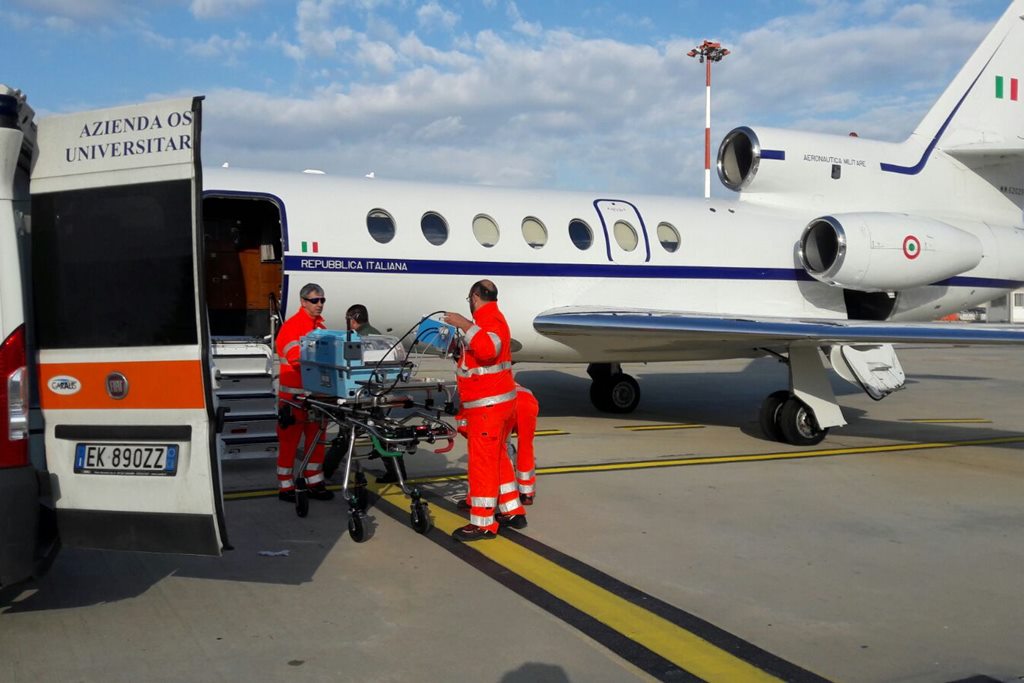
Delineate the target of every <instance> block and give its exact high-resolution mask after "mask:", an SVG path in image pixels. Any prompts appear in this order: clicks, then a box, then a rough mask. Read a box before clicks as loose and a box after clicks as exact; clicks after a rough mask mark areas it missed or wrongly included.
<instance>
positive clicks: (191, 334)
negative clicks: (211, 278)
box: [31, 98, 227, 555]
mask: <svg viewBox="0 0 1024 683" xmlns="http://www.w3.org/2000/svg"><path fill="white" fill-rule="evenodd" d="M201 100H202V98H185V99H178V100H168V101H163V102H152V103H147V104H144V105H138V106H127V107H119V108H115V109H107V110H102V111H93V112H86V113H81V114H71V115H66V116H55V117H50V118H47V119H43V120H42V121H40V122H39V129H38V133H39V135H38V147H39V158H38V160H37V162H36V165H35V167H34V168H33V171H32V180H31V188H32V270H33V276H32V286H31V289H32V300H33V324H34V326H35V331H36V335H35V336H36V339H37V341H38V352H39V364H38V366H39V393H40V406H41V409H42V413H43V420H44V422H45V448H46V465H47V469H48V471H49V476H50V481H51V484H52V489H53V499H54V501H55V505H56V509H57V522H58V530H59V534H60V537H61V541H62V543H63V544H64V545H70V546H80V547H91V548H109V549H120V550H146V551H154V552H180V553H191V554H204V555H219V554H220V552H221V549H222V548H223V547H224V546H226V544H227V537H226V532H225V526H224V510H223V501H222V492H221V480H220V465H219V459H218V457H217V446H216V430H215V425H214V423H215V421H216V416H215V408H214V403H213V392H212V389H213V387H212V377H211V365H210V358H209V348H210V344H209V330H208V326H207V319H206V314H205V310H206V309H205V305H204V304H203V303H201V302H203V301H204V291H203V290H204V278H203V276H202V275H203V274H202V266H203V258H202V249H203V239H202V230H201V229H197V226H199V225H201V220H200V210H201V209H200V203H199V197H200V194H201V190H202V176H201V170H200V160H199V140H200V127H201V126H200V121H201V113H202V110H201Z"/></svg>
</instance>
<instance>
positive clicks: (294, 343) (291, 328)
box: [275, 308, 325, 393]
mask: <svg viewBox="0 0 1024 683" xmlns="http://www.w3.org/2000/svg"><path fill="white" fill-rule="evenodd" d="M322 329H325V328H324V319H323V316H319V315H318V316H317V317H316V318H311V317H309V313H306V311H305V310H304V309H302V308H300V309H299V310H298V312H297V313H296V314H295V315H293V316H292V317H290V318H288V320H286V321H285V322H284V324H283V325H281V329H280V330H279V331H278V333H277V343H276V344H275V346H276V348H277V358H278V360H279V361H281V374H280V376H279V381H280V383H281V388H280V392H283V393H296V392H299V391H302V367H301V366H300V365H299V339H301V338H302V337H304V336H306V335H307V334H309V333H310V332H312V331H313V330H322Z"/></svg>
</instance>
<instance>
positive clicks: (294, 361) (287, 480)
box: [276, 282, 334, 503]
mask: <svg viewBox="0 0 1024 683" xmlns="http://www.w3.org/2000/svg"><path fill="white" fill-rule="evenodd" d="M326 301H327V298H326V297H325V296H324V290H323V287H321V286H320V285H317V284H314V283H312V282H310V283H309V284H307V285H305V286H304V287H303V288H302V290H301V291H300V292H299V310H298V311H297V312H296V313H295V315H293V316H292V317H290V318H288V320H286V321H285V322H284V324H283V325H281V329H280V330H279V331H278V333H277V342H276V349H277V357H278V360H279V361H280V362H281V374H280V378H279V379H280V386H279V387H278V391H277V397H278V401H277V411H278V421H277V440H278V444H279V447H278V451H277V487H278V490H277V497H278V498H279V499H280V500H283V501H285V502H289V503H294V502H295V480H294V479H293V478H292V477H293V476H294V471H293V470H294V469H295V454H296V451H298V448H299V441H302V442H303V449H304V450H303V453H305V449H308V448H309V442H310V441H311V440H312V439H313V438H314V437H315V436H316V433H317V430H318V425H317V422H316V421H315V420H313V421H310V420H308V418H307V415H306V411H305V410H302V409H301V408H296V407H294V406H291V405H288V404H287V403H285V401H288V400H292V399H294V397H295V395H296V394H301V393H303V391H302V369H301V366H300V364H299V339H301V338H302V337H304V336H305V335H307V334H309V333H310V332H312V331H313V330H322V329H324V319H323V317H322V316H321V315H320V314H321V313H323V310H324V303H325V302H326ZM323 463H324V446H323V444H322V443H320V444H317V446H316V449H315V450H314V451H313V455H312V456H311V457H310V460H309V464H308V465H307V466H306V470H305V472H303V474H302V476H303V477H304V478H305V479H306V487H307V488H308V489H309V497H310V498H312V499H314V500H330V499H331V498H334V492H333V491H328V490H327V485H326V484H325V483H324V472H323Z"/></svg>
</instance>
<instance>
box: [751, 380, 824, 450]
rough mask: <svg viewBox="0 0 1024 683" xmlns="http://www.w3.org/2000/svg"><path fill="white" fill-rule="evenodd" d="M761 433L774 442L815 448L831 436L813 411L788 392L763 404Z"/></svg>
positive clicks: (776, 393) (778, 393)
mask: <svg viewBox="0 0 1024 683" xmlns="http://www.w3.org/2000/svg"><path fill="white" fill-rule="evenodd" d="M759 421H760V423H761V431H762V432H764V435H765V436H767V437H768V438H770V439H772V440H773V441H783V442H785V443H789V444H793V445H794V446H813V445H814V444H817V443H821V440H822V439H824V438H825V437H826V436H827V435H828V427H826V428H825V429H822V428H821V427H819V426H818V421H817V419H816V418H815V417H814V411H812V410H811V409H810V408H808V407H807V405H806V404H805V403H804V402H803V401H801V400H800V399H798V398H797V397H796V396H793V395H792V394H790V393H789V392H788V391H776V392H774V393H772V394H769V395H768V398H766V399H765V400H764V403H762V404H761V415H760V420H759Z"/></svg>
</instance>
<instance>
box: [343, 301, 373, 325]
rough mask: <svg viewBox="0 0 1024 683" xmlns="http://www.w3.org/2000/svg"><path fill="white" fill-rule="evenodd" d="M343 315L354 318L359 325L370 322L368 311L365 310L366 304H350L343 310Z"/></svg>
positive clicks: (350, 318)
mask: <svg viewBox="0 0 1024 683" xmlns="http://www.w3.org/2000/svg"><path fill="white" fill-rule="evenodd" d="M345 317H346V318H348V319H349V320H355V321H356V322H357V323H359V324H360V325H364V324H366V323H368V322H370V313H369V312H368V311H367V310H366V306H364V305H362V304H352V305H351V306H349V307H348V311H346V312H345Z"/></svg>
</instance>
